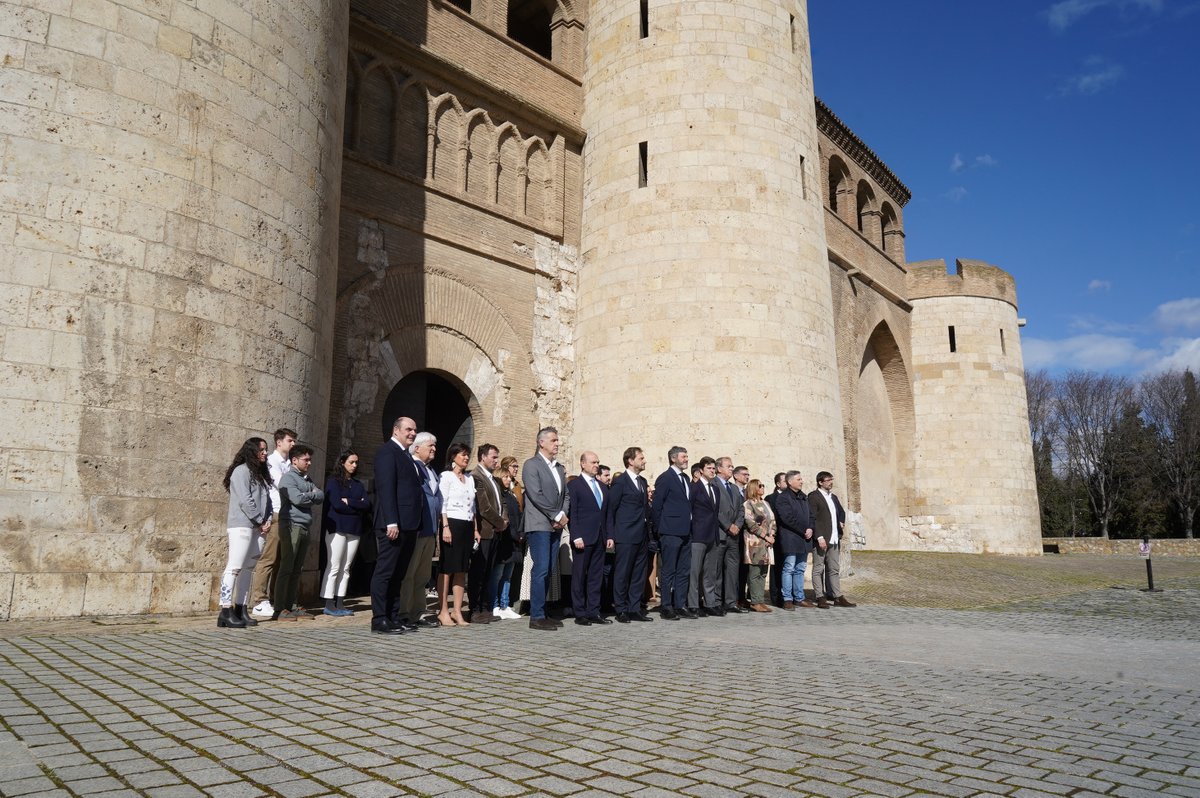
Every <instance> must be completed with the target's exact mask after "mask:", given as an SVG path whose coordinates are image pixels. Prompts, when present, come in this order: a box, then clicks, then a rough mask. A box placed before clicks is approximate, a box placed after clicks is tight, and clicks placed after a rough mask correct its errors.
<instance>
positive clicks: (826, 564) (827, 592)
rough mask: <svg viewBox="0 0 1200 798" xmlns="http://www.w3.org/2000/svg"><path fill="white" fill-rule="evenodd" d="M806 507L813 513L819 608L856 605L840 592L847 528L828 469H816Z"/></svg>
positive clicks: (814, 580) (815, 588)
mask: <svg viewBox="0 0 1200 798" xmlns="http://www.w3.org/2000/svg"><path fill="white" fill-rule="evenodd" d="M808 507H809V510H810V511H811V512H812V517H813V536H814V537H815V538H816V545H814V546H813V570H812V584H813V594H814V597H815V598H816V600H817V606H818V607H820V608H821V609H825V608H827V607H828V606H829V605H830V604H833V605H835V606H838V607H856V606H858V605H857V604H855V603H854V602H852V601H850V600H849V599H848V598H846V597H845V596H843V595H842V580H841V573H840V567H841V562H840V560H841V556H840V555H841V548H842V537H843V535H844V534H845V531H846V511H845V510H843V509H842V503H841V502H840V501H838V497H837V495H836V494H834V492H833V474H830V473H829V472H828V471H820V472H818V473H817V489H816V490H814V491H813V492H812V493H810V494H808Z"/></svg>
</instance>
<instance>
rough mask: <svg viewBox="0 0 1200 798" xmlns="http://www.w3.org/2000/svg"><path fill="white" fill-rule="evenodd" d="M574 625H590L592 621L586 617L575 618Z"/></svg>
mask: <svg viewBox="0 0 1200 798" xmlns="http://www.w3.org/2000/svg"><path fill="white" fill-rule="evenodd" d="M575 625H576V626H591V625H592V622H591V621H589V620H588V619H587V618H576V619H575Z"/></svg>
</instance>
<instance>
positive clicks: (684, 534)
mask: <svg viewBox="0 0 1200 798" xmlns="http://www.w3.org/2000/svg"><path fill="white" fill-rule="evenodd" d="M667 460H668V461H669V462H670V463H671V466H670V468H668V469H667V470H666V471H664V472H662V473H661V474H659V475H658V479H656V480H654V500H653V501H652V502H651V504H650V518H651V520H652V521H653V522H654V528H655V530H657V532H658V539H659V546H660V548H661V551H662V563H661V564H660V565H659V573H658V593H659V598H660V600H661V602H662V605H661V614H662V618H663V620H666V621H677V620H679V619H680V618H681V617H682V618H691V617H694V616H693V615H691V614H690V613H688V612H687V609H686V602H687V591H688V574H689V572H690V570H691V562H692V557H691V549H690V547H689V546H688V541H689V540H690V539H691V536H692V493H691V482H690V480H689V479H688V475H687V466H688V453H687V449H685V448H683V447H682V446H672V447H671V449H670V450H669V451H668V452H667Z"/></svg>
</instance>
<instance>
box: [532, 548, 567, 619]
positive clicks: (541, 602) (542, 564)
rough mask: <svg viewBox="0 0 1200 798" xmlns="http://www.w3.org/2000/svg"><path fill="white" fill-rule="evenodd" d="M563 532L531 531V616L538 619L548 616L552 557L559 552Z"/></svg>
mask: <svg viewBox="0 0 1200 798" xmlns="http://www.w3.org/2000/svg"><path fill="white" fill-rule="evenodd" d="M560 535H561V533H560V532H559V531H558V530H557V529H556V530H554V531H553V532H530V533H529V556H530V558H531V559H532V560H533V568H532V569H530V572H529V618H530V620H538V619H543V618H545V617H546V593H547V591H549V590H550V558H551V557H552V556H556V555H557V554H558V539H559V537H560Z"/></svg>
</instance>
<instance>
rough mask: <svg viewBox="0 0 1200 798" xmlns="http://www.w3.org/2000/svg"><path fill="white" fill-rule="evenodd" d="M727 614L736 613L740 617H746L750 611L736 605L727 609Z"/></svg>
mask: <svg viewBox="0 0 1200 798" xmlns="http://www.w3.org/2000/svg"><path fill="white" fill-rule="evenodd" d="M725 612H732V613H736V614H738V615H745V614H746V613H748V612H750V610H748V609H746V608H744V607H739V606H738V605H737V604H734V605H733V606H731V607H726V608H725Z"/></svg>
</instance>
